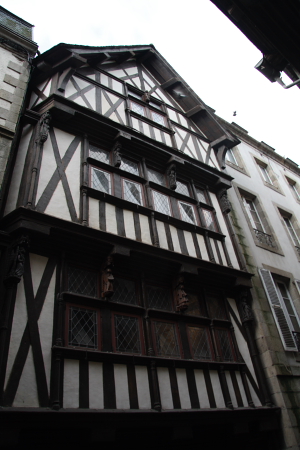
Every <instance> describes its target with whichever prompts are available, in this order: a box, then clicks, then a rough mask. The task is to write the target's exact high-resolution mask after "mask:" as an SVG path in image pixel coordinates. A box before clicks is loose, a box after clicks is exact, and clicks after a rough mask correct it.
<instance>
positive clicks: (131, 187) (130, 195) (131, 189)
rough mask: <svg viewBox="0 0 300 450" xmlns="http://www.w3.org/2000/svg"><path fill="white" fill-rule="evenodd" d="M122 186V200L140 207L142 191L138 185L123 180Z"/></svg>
mask: <svg viewBox="0 0 300 450" xmlns="http://www.w3.org/2000/svg"><path fill="white" fill-rule="evenodd" d="M123 185H124V198H125V200H128V201H129V202H132V203H136V204H137V205H142V204H143V201H142V189H141V186H140V185H139V184H138V183H134V182H133V181H129V180H123Z"/></svg>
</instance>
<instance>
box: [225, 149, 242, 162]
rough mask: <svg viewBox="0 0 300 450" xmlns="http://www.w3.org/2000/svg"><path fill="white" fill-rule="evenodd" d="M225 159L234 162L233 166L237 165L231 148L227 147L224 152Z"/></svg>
mask: <svg viewBox="0 0 300 450" xmlns="http://www.w3.org/2000/svg"><path fill="white" fill-rule="evenodd" d="M229 155H230V156H229ZM225 160H226V161H227V162H230V163H231V164H234V165H235V166H239V165H238V162H237V159H236V157H235V154H234V153H233V149H232V148H229V149H228V150H227V152H226V156H225Z"/></svg>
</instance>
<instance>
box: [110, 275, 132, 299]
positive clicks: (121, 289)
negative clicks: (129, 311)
mask: <svg viewBox="0 0 300 450" xmlns="http://www.w3.org/2000/svg"><path fill="white" fill-rule="evenodd" d="M112 300H114V301H115V302H118V303H129V304H130V305H137V303H138V302H137V297H136V290H135V284H134V282H133V281H131V280H124V279H122V278H115V280H114V295H113V297H112Z"/></svg>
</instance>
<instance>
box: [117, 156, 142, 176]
mask: <svg viewBox="0 0 300 450" xmlns="http://www.w3.org/2000/svg"><path fill="white" fill-rule="evenodd" d="M121 169H122V170H126V172H130V173H133V174H134V175H139V166H138V164H137V163H136V162H133V161H130V159H127V158H124V157H123V156H122V163H121Z"/></svg>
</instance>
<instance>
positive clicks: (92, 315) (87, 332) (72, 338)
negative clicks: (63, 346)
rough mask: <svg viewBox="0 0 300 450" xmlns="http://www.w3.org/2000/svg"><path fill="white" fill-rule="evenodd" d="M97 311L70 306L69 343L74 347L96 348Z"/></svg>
mask: <svg viewBox="0 0 300 450" xmlns="http://www.w3.org/2000/svg"><path fill="white" fill-rule="evenodd" d="M97 342H98V324H97V312H96V311H93V310H91V309H83V308H74V307H70V310H69V345H73V346H75V347H86V348H97V346H98V345H97Z"/></svg>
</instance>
